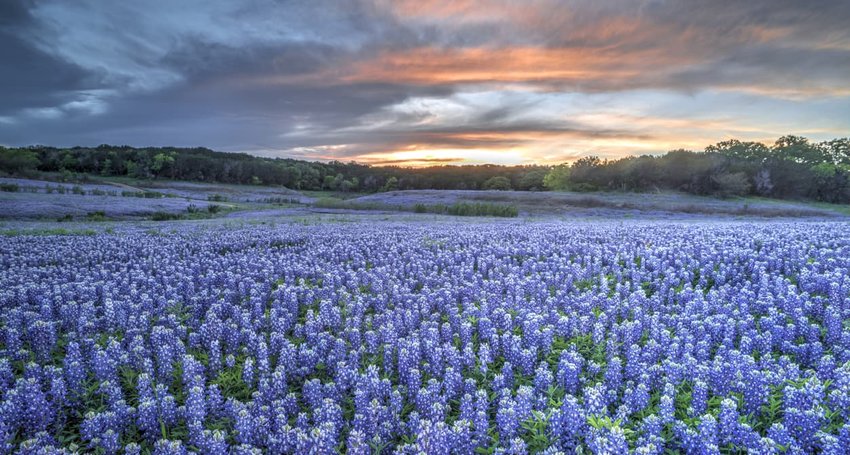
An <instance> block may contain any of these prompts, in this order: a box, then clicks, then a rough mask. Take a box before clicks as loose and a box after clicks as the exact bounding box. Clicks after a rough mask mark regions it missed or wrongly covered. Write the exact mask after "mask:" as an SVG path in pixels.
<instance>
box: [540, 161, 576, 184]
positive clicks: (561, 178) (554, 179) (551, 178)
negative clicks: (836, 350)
mask: <svg viewBox="0 0 850 455" xmlns="http://www.w3.org/2000/svg"><path fill="white" fill-rule="evenodd" d="M543 186H544V187H546V188H547V189H550V190H555V191H564V190H568V189H570V165H569V164H566V163H564V164H559V165H557V166H554V167H553V168H552V169H551V170H550V171H549V172H548V173H547V174H546V176H545V177H543Z"/></svg>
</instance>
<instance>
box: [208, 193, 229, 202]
mask: <svg viewBox="0 0 850 455" xmlns="http://www.w3.org/2000/svg"><path fill="white" fill-rule="evenodd" d="M207 200H208V201H211V202H227V198H226V197H224V196H222V195H220V194H212V195H210V196H207Z"/></svg>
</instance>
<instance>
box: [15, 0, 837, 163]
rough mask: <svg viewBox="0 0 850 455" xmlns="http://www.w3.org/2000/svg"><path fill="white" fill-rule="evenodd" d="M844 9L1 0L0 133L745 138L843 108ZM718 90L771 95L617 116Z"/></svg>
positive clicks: (340, 149) (316, 148)
mask: <svg viewBox="0 0 850 455" xmlns="http://www.w3.org/2000/svg"><path fill="white" fill-rule="evenodd" d="M848 21H850V2H845V1H840V0H834V1H827V0H814V1H810V2H798V1H793V0H754V1H749V2H737V1H732V0H720V1H712V2H704V1H696V0H689V1H684V0H669V1H661V0H658V1H650V0H647V1H625V0H623V1H605V0H603V1H595V2H580V1H570V0H563V1H562V0H529V1H518V0H517V1H512V0H490V1H484V2H481V1H471V0H460V1H452V2H449V1H430V0H394V1H390V0H359V1H347V2H334V1H324V0H316V1H275V0H254V1H249V2H238V3H236V2H229V1H224V0H213V1H200V0H197V1H191V0H190V1H185V2H172V1H168V0H146V1H140V2H132V3H128V2H108V1H100V0H81V1H79V2H60V1H59V0H40V1H20V0H12V1H6V2H2V3H0V38H2V42H3V44H2V46H0V58H2V61H3V62H4V65H3V66H2V68H0V84H2V87H3V89H2V90H3V92H2V95H3V96H2V97H0V144H14V145H19V144H29V143H50V144H56V145H77V144H83V145H86V144H88V145H96V144H99V143H104V142H106V143H120V144H125V143H126V144H132V145H148V144H150V145H204V146H208V147H212V148H217V149H224V150H248V151H252V150H253V151H257V152H258V153H263V154H275V153H278V154H280V155H287V156H302V157H305V156H306V157H310V156H314V157H319V158H334V157H340V158H358V157H361V156H365V155H369V154H373V155H374V154H380V153H384V154H386V155H387V156H388V157H387V158H385V159H383V160H382V161H383V162H393V161H395V160H394V159H393V158H392V157H389V156H390V155H391V154H392V152H393V151H394V150H409V149H411V148H428V147H430V148H432V149H492V150H496V151H498V150H506V149H522V148H528V149H530V148H534V147H537V148H538V149H540V150H544V149H545V150H546V152H545V153H546V154H551V153H550V149H552V148H555V147H560V146H562V145H563V144H564V143H565V142H567V141H579V142H580V141H584V143H586V144H597V145H598V144H600V143H604V144H615V145H611V147H623V150H624V151H626V149H625V147H626V145H622V144H627V145H628V144H634V145H640V144H655V145H652V146H651V147H643V148H642V150H655V148H653V147H656V146H657V148H659V149H660V148H662V147H666V146H667V143H668V142H669V141H670V140H672V138H673V137H674V136H677V137H685V136H686V135H690V136H691V137H696V136H699V137H702V135H705V136H711V135H712V134H713V135H714V136H715V137H716V138H717V139H720V138H722V136H723V135H724V134H726V131H729V129H728V128H725V127H723V126H722V121H728V123H731V124H735V123H738V124H740V123H742V121H741V120H747V123H751V124H753V125H752V126H751V127H750V130H751V131H752V134H753V135H754V136H757V135H758V134H768V132H770V133H772V132H773V131H774V130H775V129H776V128H778V126H777V122H778V121H781V122H787V123H791V124H793V123H794V119H795V118H799V119H800V123H801V124H802V123H804V120H807V119H808V120H811V118H812V117H813V116H817V115H818V112H819V110H820V109H821V108H822V106H821V105H820V104H819V103H821V104H822V100H824V99H829V100H833V103H834V104H836V103H837V106H836V105H833V106H830V110H831V111H832V112H834V111H836V110H837V111H839V112H846V113H848V116H847V117H848V118H850V106H848V104H850V103H848V101H847V100H848V96H850V86H848V83H847V79H846V74H850V32H848V29H847V27H846V24H847V23H848ZM643 92H646V93H647V94H646V95H643V94H640V93H643ZM714 92H718V93H736V94H740V98H739V100H736V99H733V100H732V102H733V103H748V104H747V106H752V105H753V102H752V99H751V97H752V96H756V97H761V98H764V99H775V100H785V101H777V102H776V103H770V106H771V109H772V110H771V111H770V112H768V111H765V112H764V115H763V118H762V119H761V120H760V119H759V118H758V117H761V115H756V118H754V117H753V116H752V115H751V116H750V117H748V118H747V119H739V120H736V119H728V118H727V117H728V116H726V117H723V118H720V119H716V118H712V119H708V120H711V121H707V119H706V118H705V116H704V115H703V113H701V112H694V113H693V114H692V115H691V116H690V117H689V118H686V119H684V120H686V122H684V123H682V122H681V120H682V119H680V118H675V119H673V120H676V121H677V123H675V124H676V125H680V126H678V127H677V128H676V129H675V130H674V131H667V132H665V133H666V134H667V136H666V137H662V136H663V135H661V134H656V131H652V130H647V129H642V128H639V127H636V126H634V125H632V124H629V123H627V122H626V121H622V122H620V123H617V121H618V119H620V118H622V117H623V115H622V114H623V112H624V111H629V110H631V111H634V112H632V114H633V117H634V118H637V119H640V120H641V121H644V122H646V123H648V124H651V125H654V126H655V127H657V125H671V124H674V123H671V122H670V121H668V119H666V117H673V116H674V114H673V113H672V111H671V110H670V109H669V108H668V107H667V106H669V105H670V103H671V102H670V101H669V100H668V99H669V98H670V97H674V99H676V100H681V102H685V103H686V102H694V101H693V94H695V93H709V94H710V93H714ZM626 93H638V94H639V95H634V96H631V95H630V96H626V95H620V94H626ZM472 95H475V96H476V98H475V101H474V102H469V100H468V98H469V96H472ZM608 95H610V97H608ZM600 97H602V99H603V101H604V103H602V102H600V101H599V100H600ZM635 97H637V98H639V99H638V101H632V102H629V103H630V104H627V102H626V101H623V100H626V99H632V98H635ZM676 97H678V98H676ZM729 100H730V98H728V97H722V96H720V95H717V96H713V97H708V99H705V97H700V101H699V102H700V103H701V104H700V105H699V106H696V105H695V106H694V107H695V109H694V110H695V111H696V110H697V109H702V110H704V111H708V112H712V111H713V110H719V109H718V107H719V106H720V105H721V103H726V104H728V103H729ZM777 103H780V104H779V106H780V107H781V109H782V110H783V112H787V115H786V116H785V117H781V118H779V119H778V120H777V115H776V106H777ZM782 103H784V104H782ZM765 104H766V103H765ZM741 106H744V105H743V104H741ZM737 107H738V106H736V105H732V106H725V108H727V109H728V110H729V112H732V113H734V112H735V111H736V110H737ZM750 111H752V109H750ZM675 116H680V113H679V111H678V110H676V114H675ZM795 116H797V117H795ZM606 119H610V122H609V121H608V120H606ZM768 120H769V121H768ZM665 122H667V123H665ZM826 123H829V122H826ZM826 123H825V124H826ZM718 124H720V126H717V125H718ZM782 124H784V123H782ZM829 126H830V128H832V130H835V129H836V128H838V129H839V130H840V129H841V128H844V127H846V126H847V124H846V122H845V123H841V122H839V123H835V121H834V119H833V120H831V123H829ZM696 130H699V131H697V132H695V131H696ZM824 134H832V133H831V132H825V133H824ZM695 135H696V136H695ZM606 146H607V145H606ZM612 150H613V149H612ZM275 151H277V152H275ZM534 153H536V152H533V151H532V152H530V154H529V155H528V156H534ZM543 153H544V152H542V151H541V152H539V153H538V155H537V156H542V154H543ZM370 159H372V161H374V162H378V161H379V159H378V158H375V157H372V158H370ZM429 159H432V160H447V161H451V160H453V159H454V158H445V157H436V158H434V157H432V158H429Z"/></svg>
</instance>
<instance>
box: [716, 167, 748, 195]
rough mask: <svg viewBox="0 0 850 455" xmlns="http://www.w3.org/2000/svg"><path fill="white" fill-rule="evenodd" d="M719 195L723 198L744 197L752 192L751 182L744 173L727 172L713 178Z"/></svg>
mask: <svg viewBox="0 0 850 455" xmlns="http://www.w3.org/2000/svg"><path fill="white" fill-rule="evenodd" d="M713 179H714V182H715V183H716V184H717V194H718V195H720V196H722V197H730V196H744V195H746V194H747V193H749V192H750V182H749V179H747V174H744V173H743V172H726V173H723V174H719V175H716V176H714V177H713Z"/></svg>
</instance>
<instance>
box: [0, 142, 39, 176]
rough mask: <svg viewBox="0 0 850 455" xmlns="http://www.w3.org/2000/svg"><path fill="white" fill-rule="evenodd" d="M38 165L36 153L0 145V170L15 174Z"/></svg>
mask: <svg viewBox="0 0 850 455" xmlns="http://www.w3.org/2000/svg"><path fill="white" fill-rule="evenodd" d="M38 165H39V159H38V155H37V154H36V153H34V152H32V151H29V150H22V149H7V148H3V147H0V170H3V171H6V172H8V173H10V174H17V173H20V172H24V171H30V170H34V169H36V168H37V167H38Z"/></svg>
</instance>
